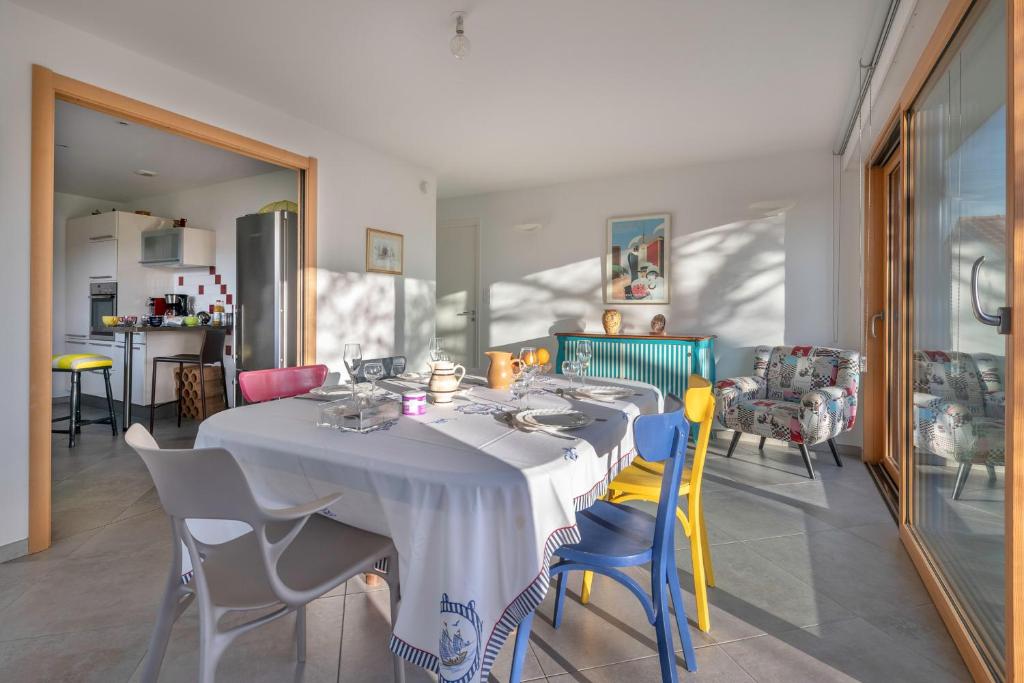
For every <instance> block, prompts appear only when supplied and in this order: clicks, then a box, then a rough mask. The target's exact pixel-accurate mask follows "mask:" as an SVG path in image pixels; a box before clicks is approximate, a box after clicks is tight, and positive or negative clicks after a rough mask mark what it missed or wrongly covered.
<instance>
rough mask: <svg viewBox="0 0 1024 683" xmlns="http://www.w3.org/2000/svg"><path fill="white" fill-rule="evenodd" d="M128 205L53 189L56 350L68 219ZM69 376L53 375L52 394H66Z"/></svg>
mask: <svg viewBox="0 0 1024 683" xmlns="http://www.w3.org/2000/svg"><path fill="white" fill-rule="evenodd" d="M124 208H125V205H124V204H121V203H119V202H112V201H110V200H109V199H96V198H95V197H82V196H80V195H77V194H67V193H64V192H54V193H53V340H52V346H51V348H52V349H53V350H54V353H59V352H60V351H62V350H63V349H64V332H65V329H66V327H67V326H66V325H65V322H66V320H65V311H66V310H67V306H66V302H65V292H64V287H65V279H64V271H65V269H64V258H65V254H66V253H67V249H66V239H67V222H68V219H69V218H79V217H80V216H88V215H89V214H91V213H92V212H93V210H95V209H99V210H101V211H110V210H111V209H124ZM69 381H70V380H69V379H68V378H67V377H65V376H63V375H61V374H59V373H58V374H57V375H54V377H53V395H54V396H66V395H67V394H68V391H69V390H70V385H69V383H68V382H69Z"/></svg>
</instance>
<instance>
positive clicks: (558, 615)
mask: <svg viewBox="0 0 1024 683" xmlns="http://www.w3.org/2000/svg"><path fill="white" fill-rule="evenodd" d="M565 574H566V572H562V573H560V574H559V575H558V576H557V577H556V578H555V614H554V617H553V618H552V620H551V623H552V625H553V626H554V627H555V628H558V627H559V626H561V625H562V613H563V611H564V610H565V584H566V581H565Z"/></svg>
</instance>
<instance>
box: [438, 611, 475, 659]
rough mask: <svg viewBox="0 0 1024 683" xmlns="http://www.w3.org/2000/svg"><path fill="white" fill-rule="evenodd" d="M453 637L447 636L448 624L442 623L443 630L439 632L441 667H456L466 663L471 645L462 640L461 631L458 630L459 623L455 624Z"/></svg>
mask: <svg viewBox="0 0 1024 683" xmlns="http://www.w3.org/2000/svg"><path fill="white" fill-rule="evenodd" d="M455 629H456V630H455V637H454V638H453V637H452V636H451V635H450V634H449V630H448V622H447V621H446V622H445V623H444V630H443V631H442V632H441V665H442V666H458V665H459V664H462V662H464V661H466V655H468V654H469V646H470V645H471V643H469V642H467V641H465V640H463V639H462V631H461V630H460V629H459V622H455Z"/></svg>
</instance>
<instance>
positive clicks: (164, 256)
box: [139, 228, 216, 269]
mask: <svg viewBox="0 0 1024 683" xmlns="http://www.w3.org/2000/svg"><path fill="white" fill-rule="evenodd" d="M215 252H216V233H214V232H213V231H212V230H201V229H199V228H163V229H160V230H147V231H146V232H144V233H142V249H141V251H140V256H139V263H141V264H142V265H144V266H154V267H158V268H175V269H178V268H207V267H209V266H212V265H214V254H215Z"/></svg>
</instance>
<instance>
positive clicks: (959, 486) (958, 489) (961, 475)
mask: <svg viewBox="0 0 1024 683" xmlns="http://www.w3.org/2000/svg"><path fill="white" fill-rule="evenodd" d="M973 466H974V463H972V462H962V463H960V469H959V470H957V472H956V483H954V484H953V500H960V494H961V493H963V491H964V485H965V484H967V476H968V475H969V474H970V473H971V467H973Z"/></svg>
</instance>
